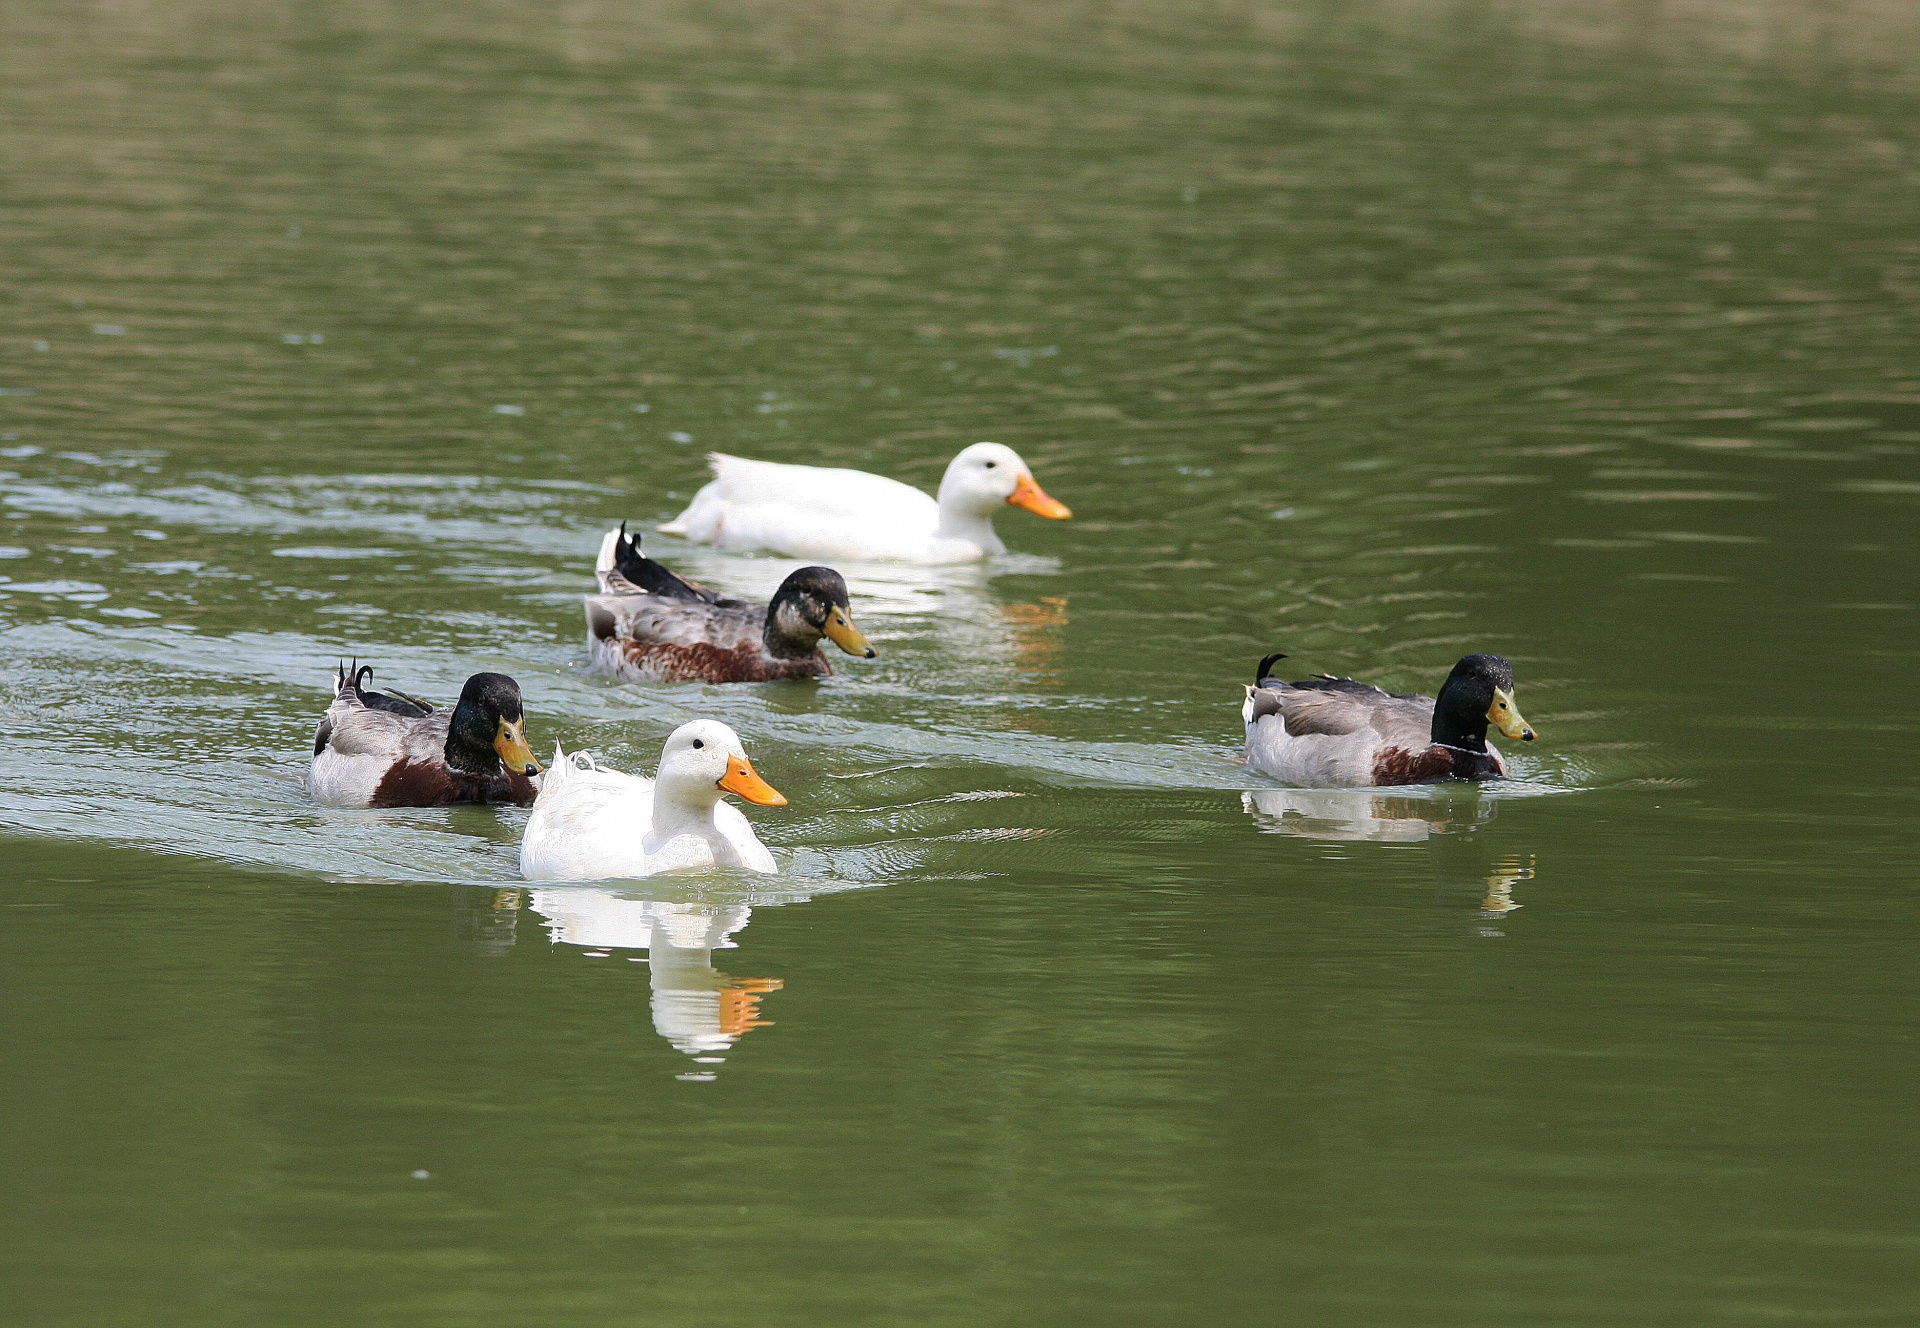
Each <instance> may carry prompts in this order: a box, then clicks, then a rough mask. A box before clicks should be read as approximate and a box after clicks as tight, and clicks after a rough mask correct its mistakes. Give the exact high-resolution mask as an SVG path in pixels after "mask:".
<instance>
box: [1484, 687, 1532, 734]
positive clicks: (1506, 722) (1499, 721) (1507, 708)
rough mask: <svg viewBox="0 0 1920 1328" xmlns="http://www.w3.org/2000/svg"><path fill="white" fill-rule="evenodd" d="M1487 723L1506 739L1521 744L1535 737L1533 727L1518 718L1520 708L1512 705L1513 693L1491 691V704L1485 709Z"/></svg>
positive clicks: (1497, 690) (1499, 690)
mask: <svg viewBox="0 0 1920 1328" xmlns="http://www.w3.org/2000/svg"><path fill="white" fill-rule="evenodd" d="M1487 723H1489V724H1491V725H1493V726H1494V727H1495V728H1497V729H1499V730H1500V732H1501V733H1503V734H1505V735H1506V736H1507V737H1509V738H1518V739H1520V740H1521V741H1522V742H1532V741H1533V739H1534V736H1535V735H1534V732H1533V725H1531V724H1529V723H1527V721H1526V720H1524V719H1522V718H1521V717H1520V707H1519V706H1517V705H1515V704H1514V703H1513V693H1512V692H1509V691H1503V690H1502V689H1500V688H1498V687H1496V688H1494V689H1493V704H1492V705H1490V706H1488V707H1487Z"/></svg>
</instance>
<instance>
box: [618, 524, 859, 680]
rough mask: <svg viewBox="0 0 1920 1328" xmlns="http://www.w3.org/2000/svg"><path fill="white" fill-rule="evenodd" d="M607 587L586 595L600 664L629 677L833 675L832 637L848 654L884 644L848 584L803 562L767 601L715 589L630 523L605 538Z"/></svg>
mask: <svg viewBox="0 0 1920 1328" xmlns="http://www.w3.org/2000/svg"><path fill="white" fill-rule="evenodd" d="M594 577H595V579H597V580H598V581H599V583H600V593H599V594H597V595H588V596H587V597H586V608H587V645H588V649H589V650H590V651H591V652H592V656H593V668H594V669H595V670H597V671H598V672H601V673H606V674H611V675H612V676H613V677H615V678H619V679H621V680H623V681H627V682H720V683H724V682H772V681H775V680H777V679H781V678H824V677H826V676H827V675H829V674H831V673H832V672H833V667H832V666H831V665H829V664H828V663H827V657H826V656H825V655H823V654H822V653H821V652H820V640H821V638H822V637H825V638H826V639H827V640H829V641H832V642H833V643H834V644H835V645H837V646H839V647H840V649H842V650H844V651H846V653H847V654H849V655H856V656H859V657H861V658H863V659H872V658H873V657H874V656H875V655H876V654H877V653H878V652H877V651H875V650H874V648H873V646H872V644H871V643H870V642H869V641H868V640H867V638H866V637H865V636H864V635H862V633H861V631H860V629H859V628H857V627H855V626H854V625H853V617H852V610H851V609H850V608H849V606H848V604H847V583H846V579H845V578H844V577H842V576H841V575H840V573H838V572H836V571H834V570H833V569H832V568H831V567H802V568H801V569H800V570H799V571H797V572H795V573H793V574H792V575H791V576H789V577H788V578H787V579H786V580H785V581H783V582H781V583H780V588H779V589H778V590H777V591H775V592H774V595H773V600H772V601H771V602H770V603H767V604H755V603H752V602H751V601H748V600H744V599H734V598H732V597H730V596H726V595H716V594H715V593H714V592H713V591H711V590H708V589H707V588H706V587H705V586H703V585H700V584H699V583H698V582H694V581H688V580H685V579H683V578H681V577H678V576H675V575H674V574H673V573H672V572H670V571H668V570H667V569H666V568H665V567H663V566H662V565H661V564H659V563H657V562H655V561H654V560H653V559H651V558H649V557H647V556H646V555H645V554H643V553H641V552H640V541H639V539H638V537H636V536H632V535H629V534H627V528H626V525H625V524H624V523H622V524H621V525H620V527H619V528H618V529H616V530H610V531H608V532H607V534H606V537H605V538H604V539H602V540H601V541H600V556H599V558H598V559H597V560H596V562H595V563H594Z"/></svg>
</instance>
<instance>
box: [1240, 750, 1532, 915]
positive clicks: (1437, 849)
mask: <svg viewBox="0 0 1920 1328" xmlns="http://www.w3.org/2000/svg"><path fill="white" fill-rule="evenodd" d="M1240 803H1241V806H1242V807H1244V808H1245V809H1246V810H1247V812H1248V814H1249V815H1251V816H1252V817H1253V819H1254V824H1255V825H1257V826H1258V827H1259V828H1260V829H1261V831H1263V832H1264V833H1267V834H1276V835H1298V836H1299V837H1301V838H1303V839H1318V840H1329V841H1336V842H1348V843H1352V842H1359V841H1366V842H1370V843H1381V844H1425V845H1426V846H1427V857H1428V862H1429V863H1430V864H1431V865H1432V868H1433V879H1434V892H1435V899H1436V902H1438V903H1439V904H1440V905H1441V907H1443V908H1449V909H1464V910H1466V911H1468V912H1470V913H1471V914H1472V915H1473V916H1474V919H1475V922H1476V924H1477V926H1476V930H1477V932H1478V934H1479V935H1482V936H1488V937H1497V936H1503V935H1505V933H1504V932H1503V931H1501V930H1500V929H1499V928H1498V926H1497V925H1496V924H1497V923H1499V921H1500V920H1501V919H1502V918H1503V917H1505V916H1506V915H1507V914H1508V913H1511V912H1513V910H1515V909H1517V908H1519V907H1520V902H1519V901H1518V900H1516V899H1515V898H1514V897H1513V891H1514V887H1515V886H1516V885H1518V884H1520V883H1521V882H1522V881H1530V880H1532V879H1533V876H1534V866H1535V859H1534V855H1533V854H1531V853H1500V854H1496V853H1494V852H1493V851H1492V850H1491V848H1490V847H1489V846H1488V844H1487V841H1486V829H1487V826H1488V825H1489V824H1490V823H1491V822H1492V821H1493V819H1494V818H1495V817H1496V816H1498V815H1499V806H1500V804H1499V802H1498V801H1497V800H1495V799H1492V798H1488V797H1486V796H1484V795H1483V794H1482V792H1481V791H1480V790H1479V789H1477V788H1473V787H1471V786H1464V785H1463V786H1461V787H1460V788H1458V789H1453V788H1447V789H1442V790H1439V791H1436V792H1435V793H1433V794H1431V795H1428V796H1425V797H1414V796H1408V795H1404V794H1402V795H1391V796H1388V795H1382V794H1380V793H1378V792H1376V791H1373V790H1369V789H1251V790H1248V791H1246V792H1244V793H1242V794H1241V795H1240Z"/></svg>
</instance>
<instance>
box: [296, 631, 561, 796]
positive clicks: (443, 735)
mask: <svg viewBox="0 0 1920 1328" xmlns="http://www.w3.org/2000/svg"><path fill="white" fill-rule="evenodd" d="M372 678H373V666H372V665H371V664H359V663H357V662H356V663H355V664H352V665H347V664H342V665H341V666H340V667H339V669H338V670H337V671H336V672H335V673H334V675H333V704H332V705H330V706H328V707H327V713H326V714H324V715H322V716H321V717H320V727H319V728H318V729H317V730H315V732H314V735H313V761H312V763H311V764H310V765H309V766H308V767H307V789H308V791H309V792H310V793H312V794H313V796H314V798H315V799H316V800H318V801H320V802H324V803H327V804H328V805H330V806H334V807H445V806H447V805H449V804H451V803H456V802H510V803H517V804H519V805H520V806H522V807H524V806H526V805H527V804H529V803H531V802H532V801H533V796H534V790H535V784H534V780H535V778H536V777H537V776H538V775H539V774H540V763H539V762H538V761H536V760H534V759H533V749H532V748H531V747H529V746H528V745H527V717H526V715H525V713H524V712H523V710H522V709H521V705H520V685H519V684H518V683H516V682H515V681H514V680H513V679H512V678H509V677H508V676H507V675H506V674H504V673H476V674H474V675H473V676H472V677H471V678H468V679H467V685H466V686H465V687H464V688H462V689H461V691H460V701H459V704H457V705H455V706H454V707H453V709H451V710H449V709H447V708H446V707H445V706H436V705H434V704H433V703H432V702H430V701H422V700H421V699H420V698H418V697H415V696H408V695H407V694H406V693H405V692H394V693H392V694H388V693H386V692H376V691H374V690H373V689H372V688H371V687H369V686H367V684H368V682H370V681H371V680H372Z"/></svg>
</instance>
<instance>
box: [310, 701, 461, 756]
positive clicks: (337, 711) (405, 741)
mask: <svg viewBox="0 0 1920 1328" xmlns="http://www.w3.org/2000/svg"><path fill="white" fill-rule="evenodd" d="M452 720H453V715H452V712H451V711H447V710H436V711H434V712H433V713H432V714H429V715H402V714H398V713H396V712H394V711H392V710H376V709H370V708H368V707H367V706H363V705H361V704H360V703H359V699H358V698H357V697H353V696H350V695H343V696H340V697H338V698H336V699H335V700H334V703H333V704H332V705H330V706H328V707H327V714H326V718H325V719H324V720H322V721H321V722H322V723H323V724H324V725H325V726H326V728H327V740H326V745H327V746H328V747H330V748H332V749H333V750H334V751H335V752H338V753H339V754H340V755H342V756H388V757H413V758H418V759H422V760H431V759H437V758H439V757H440V756H442V755H444V753H445V751H446V746H447V728H448V726H449V725H450V724H451V722H452Z"/></svg>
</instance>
